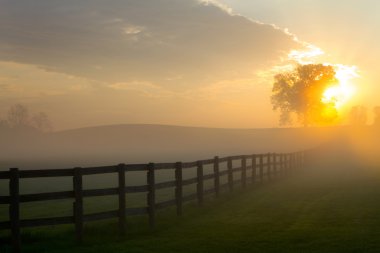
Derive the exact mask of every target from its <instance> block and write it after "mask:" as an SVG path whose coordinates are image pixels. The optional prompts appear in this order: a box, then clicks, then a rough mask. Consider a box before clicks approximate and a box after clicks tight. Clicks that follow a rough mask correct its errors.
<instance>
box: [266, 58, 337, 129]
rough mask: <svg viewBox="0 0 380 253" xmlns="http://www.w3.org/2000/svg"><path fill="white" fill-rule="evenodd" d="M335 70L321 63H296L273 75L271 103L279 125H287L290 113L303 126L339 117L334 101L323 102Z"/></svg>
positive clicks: (332, 81) (332, 82) (331, 83)
mask: <svg viewBox="0 0 380 253" xmlns="http://www.w3.org/2000/svg"><path fill="white" fill-rule="evenodd" d="M337 82H338V80H337V79H336V77H335V70H334V68H333V67H332V66H327V65H323V64H307V65H298V66H297V67H296V68H295V69H294V70H292V71H289V72H284V73H281V74H277V75H276V76H275V77H274V85H273V90H272V97H271V100H272V105H273V109H274V110H276V111H277V110H278V111H280V124H281V125H285V124H290V123H292V121H293V115H296V116H297V118H298V120H299V121H300V122H302V123H303V125H304V126H308V125H311V124H320V123H322V122H332V121H333V120H335V119H336V118H337V116H338V113H337V110H336V108H335V104H334V103H333V102H330V103H327V102H326V101H322V98H323V94H324V92H325V91H326V89H327V88H328V87H329V86H332V85H334V84H336V83H337Z"/></svg>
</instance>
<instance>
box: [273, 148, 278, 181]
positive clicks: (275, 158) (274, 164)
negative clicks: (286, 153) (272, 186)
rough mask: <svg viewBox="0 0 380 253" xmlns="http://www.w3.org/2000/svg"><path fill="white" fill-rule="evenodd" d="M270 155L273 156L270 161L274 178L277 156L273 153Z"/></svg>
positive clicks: (276, 172) (276, 173)
mask: <svg viewBox="0 0 380 253" xmlns="http://www.w3.org/2000/svg"><path fill="white" fill-rule="evenodd" d="M272 155H273V159H272V168H273V176H274V177H275V178H276V177H277V175H278V171H277V169H278V166H277V154H276V153H273V154H272Z"/></svg>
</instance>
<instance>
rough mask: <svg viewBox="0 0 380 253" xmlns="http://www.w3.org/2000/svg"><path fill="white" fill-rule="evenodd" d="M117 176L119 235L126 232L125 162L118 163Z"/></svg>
mask: <svg viewBox="0 0 380 253" xmlns="http://www.w3.org/2000/svg"><path fill="white" fill-rule="evenodd" d="M118 178H119V230H120V234H121V235H125V232H126V213H125V209H126V203H125V164H119V165H118Z"/></svg>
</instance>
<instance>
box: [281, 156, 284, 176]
mask: <svg viewBox="0 0 380 253" xmlns="http://www.w3.org/2000/svg"><path fill="white" fill-rule="evenodd" d="M280 176H281V177H283V176H284V154H282V153H281V154H280Z"/></svg>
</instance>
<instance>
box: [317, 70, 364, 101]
mask: <svg viewBox="0 0 380 253" xmlns="http://www.w3.org/2000/svg"><path fill="white" fill-rule="evenodd" d="M335 68H336V74H335V77H336V78H337V79H338V81H339V83H338V84H337V85H333V86H330V87H328V88H327V89H326V90H325V92H324V93H323V97H322V102H323V103H325V104H332V105H334V107H335V108H336V109H340V108H342V107H343V106H344V105H346V104H347V103H348V102H349V101H350V100H351V99H352V98H353V96H354V95H355V93H356V91H357V89H356V86H355V85H354V84H353V83H352V79H354V78H356V77H358V76H359V75H358V72H357V67H356V66H351V67H350V66H345V65H336V66H335Z"/></svg>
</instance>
